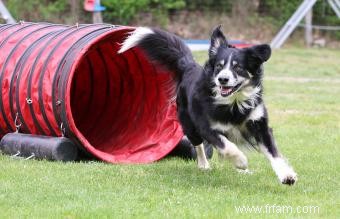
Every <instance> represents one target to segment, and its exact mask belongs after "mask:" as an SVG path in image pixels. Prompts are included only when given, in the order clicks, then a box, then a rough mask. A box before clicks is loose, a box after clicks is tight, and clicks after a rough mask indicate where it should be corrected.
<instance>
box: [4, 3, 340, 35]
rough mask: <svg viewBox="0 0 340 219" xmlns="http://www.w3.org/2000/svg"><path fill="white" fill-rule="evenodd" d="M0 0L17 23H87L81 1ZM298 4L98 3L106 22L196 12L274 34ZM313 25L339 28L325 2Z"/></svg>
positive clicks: (156, 20) (162, 19)
mask: <svg viewBox="0 0 340 219" xmlns="http://www.w3.org/2000/svg"><path fill="white" fill-rule="evenodd" d="M3 1H4V2H5V4H6V5H7V6H8V8H9V10H10V11H11V13H12V14H13V16H14V17H15V18H16V19H17V20H29V21H48V22H54V23H75V22H81V23H87V22H91V14H90V13H87V12H85V11H84V10H83V0H25V1H22V0H3ZM301 2H302V0H290V1H286V0H237V1H234V0H138V1H136V0H124V1H122V0H102V4H103V5H104V6H105V7H106V8H107V10H106V11H105V12H103V18H104V21H105V22H107V23H114V24H123V25H126V24H135V25H136V24H139V23H140V22H141V23H142V24H144V25H145V23H146V22H143V21H145V20H147V18H148V17H152V19H151V20H152V25H158V26H163V27H164V26H166V25H167V24H168V21H169V20H171V19H176V17H178V14H179V13H181V12H187V13H191V14H193V13H194V12H200V13H210V14H211V15H214V16H219V15H221V14H224V15H226V16H228V17H231V18H235V19H239V20H251V21H249V22H252V23H253V24H254V23H255V24H256V23H258V20H259V19H261V20H262V21H263V20H265V21H266V22H267V23H269V24H270V25H271V27H272V29H273V31H274V32H276V31H277V30H278V29H279V28H280V27H281V26H282V25H283V24H284V23H285V22H286V21H287V19H288V18H289V17H290V16H291V15H292V14H293V13H294V11H295V10H296V8H297V7H298V5H299V4H300V3H301ZM194 17H195V16H194ZM202 19H203V18H202ZM205 19H206V18H205ZM202 22H204V21H202ZM235 23H236V24H239V23H240V22H237V21H236V22H235ZM313 23H315V24H318V25H338V26H339V25H340V19H338V18H337V17H336V16H335V13H334V12H333V11H332V9H331V7H330V6H329V5H328V3H327V1H326V0H320V1H318V2H317V3H316V5H315V6H314V8H313ZM146 24H148V23H146ZM320 33H321V34H323V33H324V32H322V31H320ZM328 35H331V36H332V37H336V38H337V39H340V31H333V32H328Z"/></svg>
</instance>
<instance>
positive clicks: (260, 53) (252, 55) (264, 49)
mask: <svg viewBox="0 0 340 219" xmlns="http://www.w3.org/2000/svg"><path fill="white" fill-rule="evenodd" d="M245 51H246V57H247V64H248V68H249V69H250V70H253V71H255V70H257V69H258V68H259V67H260V66H261V65H262V63H264V62H265V61H267V60H268V59H269V58H270V55H271V53H272V50H271V48H270V46H269V45H267V44H261V45H256V46H252V47H250V48H247V49H245Z"/></svg>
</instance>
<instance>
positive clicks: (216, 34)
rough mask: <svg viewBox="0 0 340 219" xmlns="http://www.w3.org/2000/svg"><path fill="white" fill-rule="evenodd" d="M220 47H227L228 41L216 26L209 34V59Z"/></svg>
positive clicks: (219, 26) (219, 27)
mask: <svg viewBox="0 0 340 219" xmlns="http://www.w3.org/2000/svg"><path fill="white" fill-rule="evenodd" d="M221 46H228V41H227V39H226V38H225V36H224V34H223V33H222V31H221V25H218V26H217V27H215V28H214V30H213V32H212V34H211V39H210V48H209V57H210V58H212V57H214V56H215V55H216V54H217V51H218V48H220V47H221Z"/></svg>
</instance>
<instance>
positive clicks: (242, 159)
mask: <svg viewBox="0 0 340 219" xmlns="http://www.w3.org/2000/svg"><path fill="white" fill-rule="evenodd" d="M230 159H231V161H232V163H233V164H234V166H235V167H236V168H237V169H241V170H246V169H247V168H248V159H247V157H246V156H245V155H244V154H243V153H239V154H237V155H235V156H231V157H230Z"/></svg>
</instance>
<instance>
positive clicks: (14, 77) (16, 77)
mask: <svg viewBox="0 0 340 219" xmlns="http://www.w3.org/2000/svg"><path fill="white" fill-rule="evenodd" d="M56 26H57V25H49V26H43V27H41V28H38V29H36V30H34V31H32V32H31V33H30V34H29V35H26V36H25V37H23V38H22V39H21V40H19V41H18V42H17V44H16V45H15V47H14V48H13V50H12V51H11V53H10V56H9V57H11V56H12V54H13V53H14V52H16V51H17V49H18V48H19V46H21V44H22V42H24V41H25V40H27V39H28V38H30V37H31V34H34V33H37V32H39V31H41V30H44V29H48V28H52V27H56ZM59 26H60V25H59ZM52 33H53V32H52ZM47 34H49V33H47ZM43 37H44V36H43ZM43 37H41V38H43ZM41 38H39V39H38V41H39V40H40V39H41ZM36 41H37V40H36ZM36 41H35V42H36ZM35 42H34V43H33V44H31V45H30V46H29V47H28V48H27V49H26V50H25V52H24V53H22V54H21V56H20V58H19V59H18V63H17V65H16V66H15V68H14V71H13V74H12V78H11V83H10V87H9V103H10V104H9V106H10V111H11V114H12V117H13V118H15V117H16V115H15V114H16V113H15V112H14V104H13V99H14V98H16V99H19V96H18V95H14V94H13V92H12V91H13V89H14V87H13V85H14V83H15V84H16V85H18V83H16V82H18V81H20V79H19V78H20V76H21V73H22V70H23V66H22V65H23V64H25V63H26V61H27V56H29V55H30V54H29V53H28V52H31V49H32V48H33V47H32V45H35ZM22 62H23V63H22ZM4 67H6V66H4ZM18 68H19V69H20V72H19V74H17V70H18ZM18 88H19V87H18V86H16V87H15V89H16V92H15V94H17V91H18ZM13 96H14V97H13ZM18 102H19V100H17V101H16V103H18ZM16 108H17V109H16V111H17V113H18V120H19V121H20V123H21V127H22V128H23V129H25V130H26V131H29V129H28V128H27V126H26V123H25V120H24V118H23V116H22V113H21V110H20V106H19V105H17V104H16Z"/></svg>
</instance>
